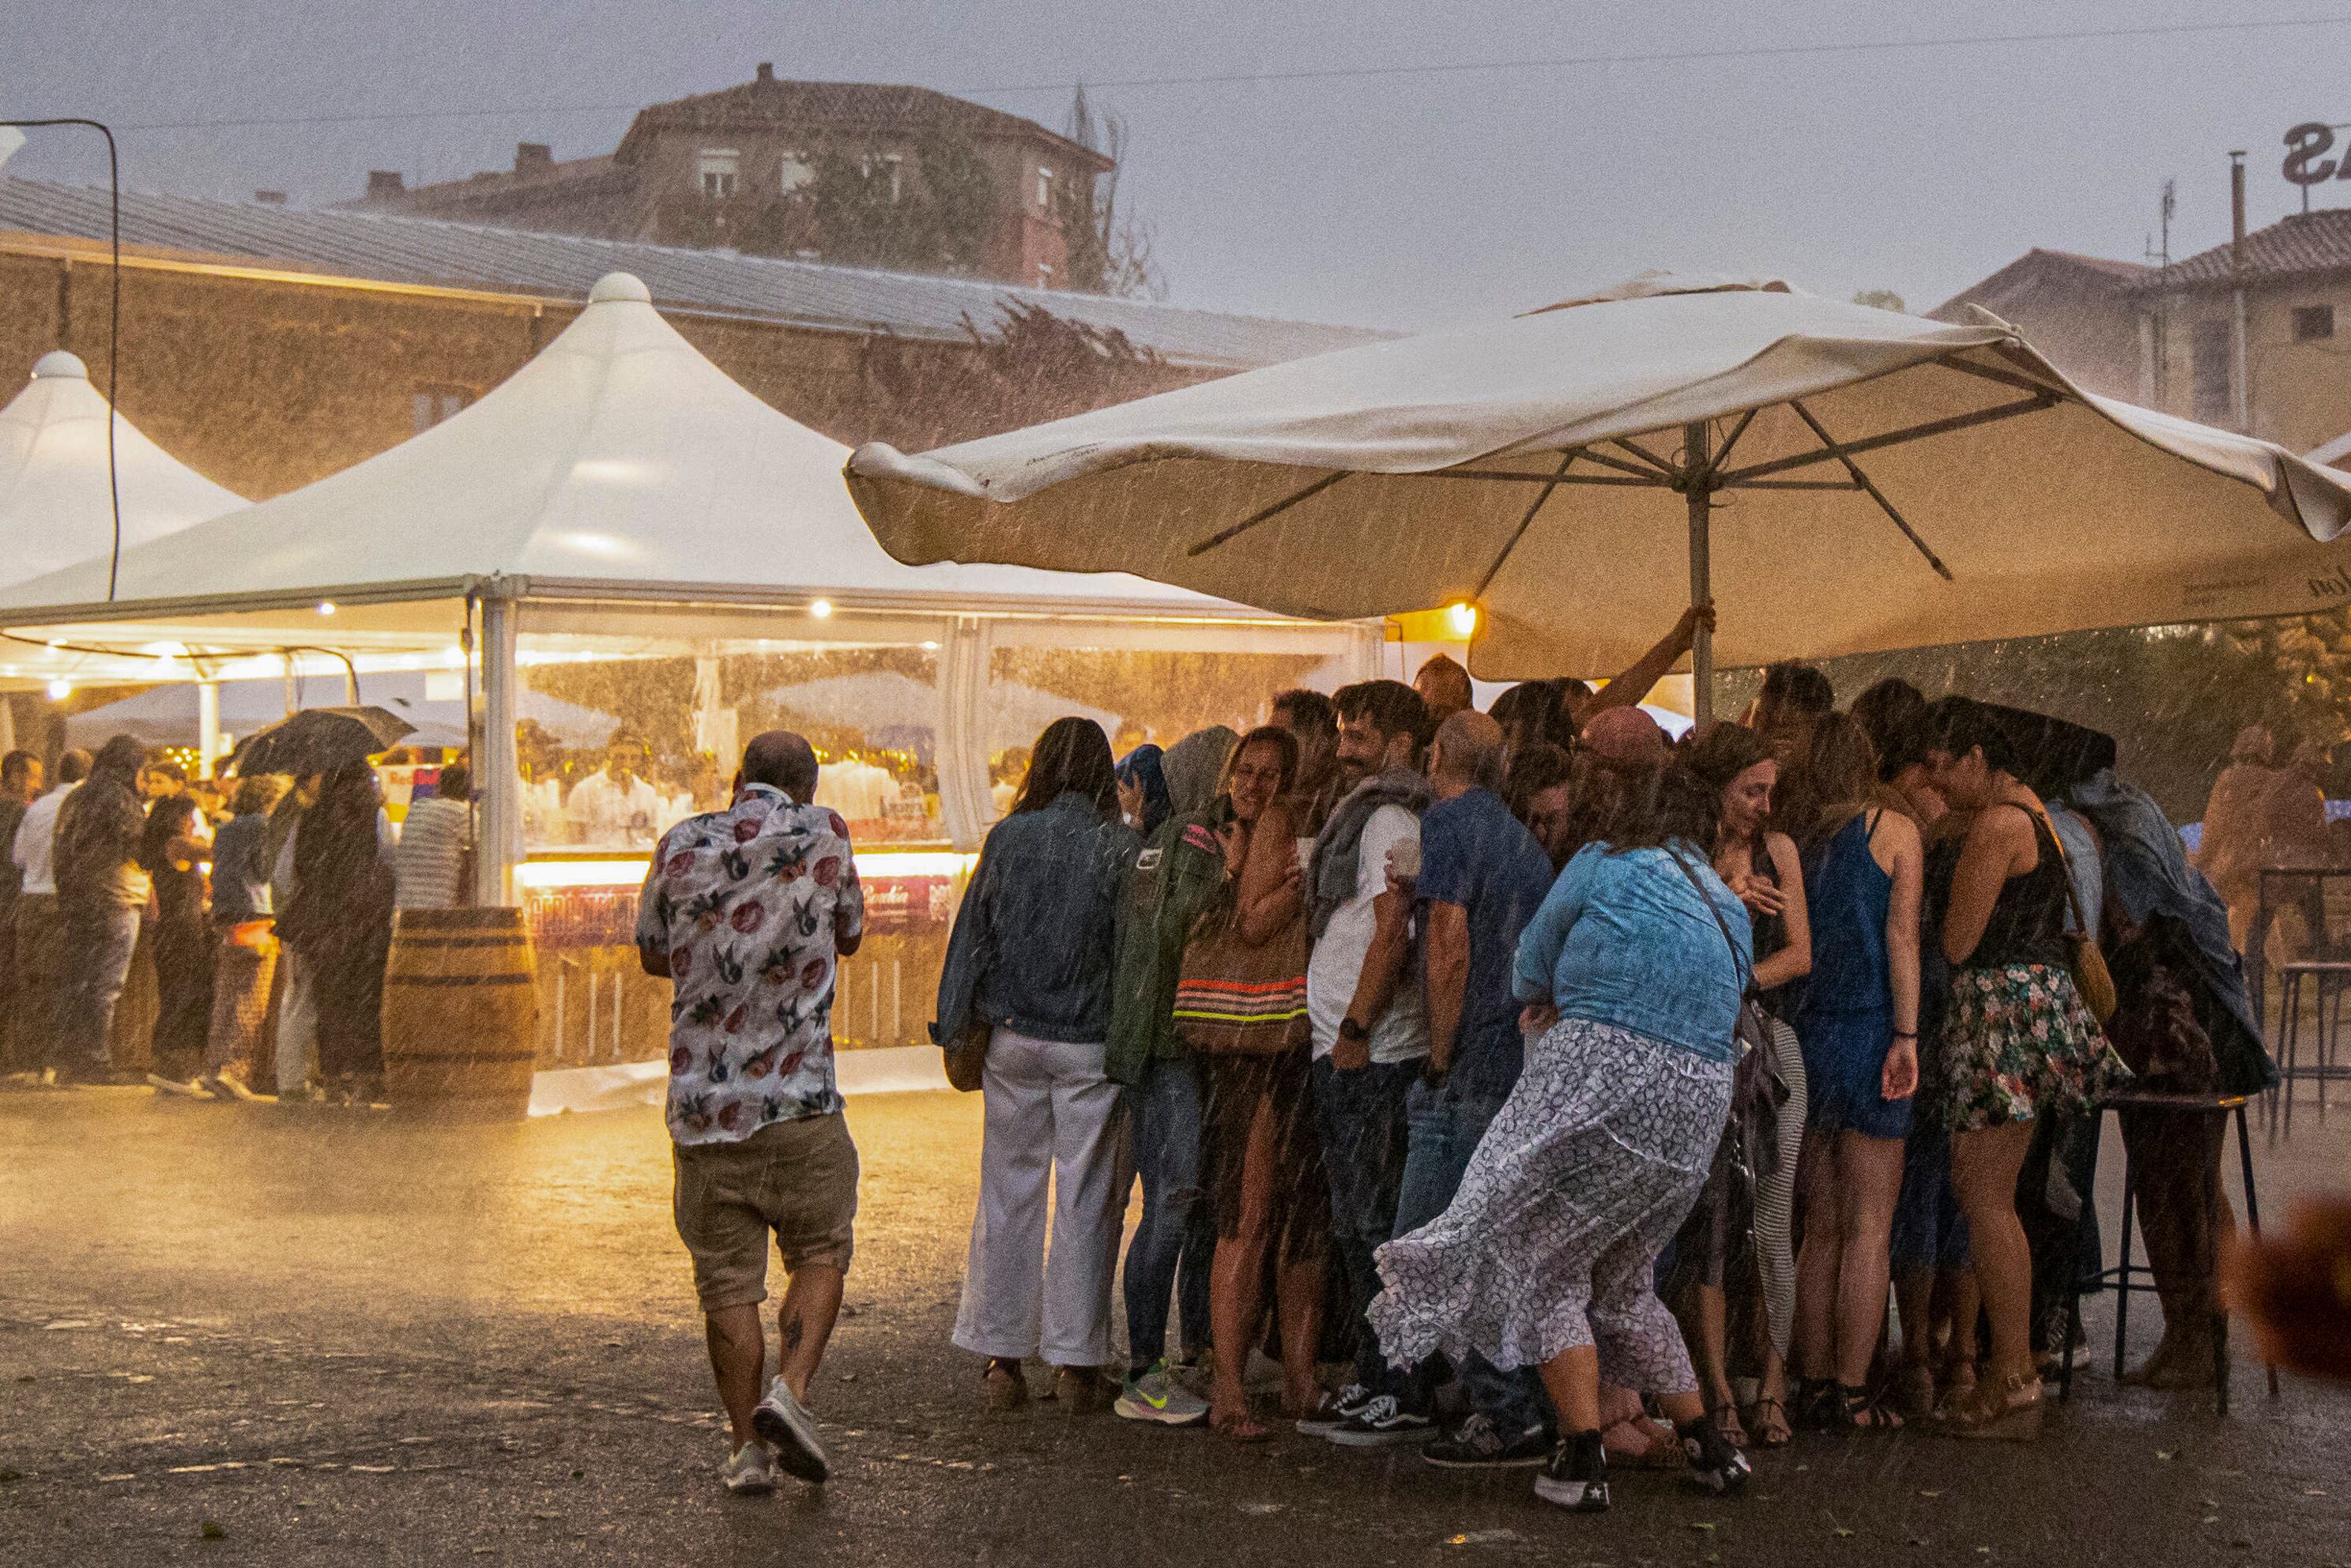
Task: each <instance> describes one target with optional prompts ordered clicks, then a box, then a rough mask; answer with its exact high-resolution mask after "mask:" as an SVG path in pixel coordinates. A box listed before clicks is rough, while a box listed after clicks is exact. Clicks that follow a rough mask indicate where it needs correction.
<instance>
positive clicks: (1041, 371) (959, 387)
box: [858, 299, 1169, 452]
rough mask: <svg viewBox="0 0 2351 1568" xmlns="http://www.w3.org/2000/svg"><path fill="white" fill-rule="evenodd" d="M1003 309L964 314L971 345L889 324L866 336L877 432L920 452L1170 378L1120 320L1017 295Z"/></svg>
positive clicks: (866, 373) (866, 372)
mask: <svg viewBox="0 0 2351 1568" xmlns="http://www.w3.org/2000/svg"><path fill="white" fill-rule="evenodd" d="M998 309H999V311H1000V312H1001V315H1000V319H998V321H997V322H996V323H994V324H993V325H992V326H991V327H989V328H987V329H982V328H981V327H980V326H978V325H977V323H975V322H974V321H973V320H972V319H971V318H970V317H969V316H966V317H965V318H964V319H963V329H964V332H965V334H966V335H967V337H968V338H969V340H970V346H969V348H968V349H967V350H962V351H947V352H942V350H941V346H940V345H938V344H935V343H926V342H921V341H917V340H912V339H906V338H900V337H896V336H893V335H890V334H886V333H885V334H883V335H882V336H878V337H872V338H868V339H866V340H865V347H864V350H863V352H862V358H861V361H860V364H859V367H858V372H859V379H860V382H861V384H862V386H863V388H864V389H865V392H866V398H867V404H868V407H870V408H871V409H872V411H873V412H872V415H871V416H870V420H869V423H867V426H866V427H867V428H868V429H870V430H871V431H872V434H873V435H874V436H875V437H876V438H878V439H880V440H883V441H888V442H890V443H892V444H894V445H896V446H897V447H899V448H900V449H901V450H902V451H906V452H920V451H923V450H925V449H926V448H929V447H933V446H939V445H944V444H947V443H949V442H955V441H967V440H970V439H972V438H974V437H976V436H981V435H989V434H995V433H996V432H998V431H1001V430H1010V429H1012V428H1014V427H1016V426H1018V425H1023V424H1031V423H1038V422H1040V421H1043V420H1048V419H1060V418H1062V417H1064V416H1065V415H1068V414H1072V413H1084V412H1085V411H1086V410H1088V409H1094V408H1101V407H1103V406H1105V405H1107V404H1110V403H1113V402H1125V401H1127V400H1128V399H1130V398H1136V397H1141V396H1144V394H1146V393H1149V392H1160V391H1164V390H1165V388H1166V386H1167V384H1168V380H1169V378H1168V374H1167V371H1166V370H1165V366H1164V365H1163V364H1162V362H1161V361H1160V359H1159V356H1158V355H1156V354H1155V353H1154V352H1152V351H1151V350H1149V349H1145V348H1141V347H1138V346H1137V345H1136V344H1135V343H1134V342H1133V341H1132V340H1129V339H1128V338H1127V336H1126V334H1124V333H1123V332H1120V331H1118V330H1116V329H1113V328H1107V327H1097V326H1095V325H1093V324H1092V323H1091V322H1086V321H1075V320H1071V319H1069V318H1067V317H1064V316H1058V315H1055V314H1054V313H1053V312H1052V311H1050V310H1047V309H1045V308H1042V307H1039V306H1029V305H1023V304H1020V303H1019V302H1018V301H1016V300H1012V299H1006V300H1004V301H1002V302H1001V304H1000V305H999V306H998Z"/></svg>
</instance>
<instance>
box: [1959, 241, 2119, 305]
mask: <svg viewBox="0 0 2351 1568" xmlns="http://www.w3.org/2000/svg"><path fill="white" fill-rule="evenodd" d="M2152 270H2153V268H2151V267H2147V266H2146V265H2145V264H2144V263H2141V262H2136V261H2110V260H2108V259H2107V258H2106V257H2105V256H2083V255H2080V254H2078V253H2077V252H2074V251H2070V250H2044V249H2042V248H2040V247H2039V246H2035V247H2034V248H2033V249H2032V250H2028V251H2026V252H2025V253H2024V254H2023V255H2022V256H2018V257H2017V258H2016V259H2015V260H2014V261H2011V262H2010V263H2009V264H2008V265H2007V266H2006V267H2001V269H2000V270H1999V271H1998V272H1995V273H1993V274H1992V275H1991V277H1987V278H1984V279H1983V280H1982V281H1981V282H1979V283H1973V284H1970V285H1969V286H1968V287H1966V288H1963V289H1961V290H1960V291H1959V293H1957V294H1954V295H1952V296H1951V297H1950V298H1949V299H1946V300H1944V301H1943V302H1942V303H1941V304H1940V305H1938V306H1936V307H1935V308H1933V309H1932V310H1929V311H1928V312H1927V315H1928V318H1930V319H1934V320H1937V321H1957V320H1959V319H1963V318H1964V315H1965V308H1966V307H1967V306H1969V305H1970V304H1973V303H1975V302H1977V301H1979V300H1983V299H1988V298H1991V297H1993V296H1994V295H1996V294H1998V293H2000V292H2001V290H2002V289H2003V288H2006V287H2010V286H2011V285H2014V284H2018V283H2022V282H2025V281H2026V280H2028V279H2031V278H2033V277H2035V276H2036V275H2043V276H2045V275H2046V274H2049V273H2051V272H2086V273H2089V274H2092V275H2093V276H2094V277H2097V278H2098V279H2100V280H2103V281H2111V282H2112V283H2114V284H2115V285H2116V286H2117V287H2122V286H2126V285H2128V284H2130V283H2131V282H2133V281H2134V280H2136V279H2137V277H2138V276H2139V275H2140V274H2142V273H2146V272H2150V271H2152Z"/></svg>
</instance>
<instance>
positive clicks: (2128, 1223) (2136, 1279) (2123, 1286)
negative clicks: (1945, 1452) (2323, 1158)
mask: <svg viewBox="0 0 2351 1568" xmlns="http://www.w3.org/2000/svg"><path fill="white" fill-rule="evenodd" d="M2347 967H2351V966H2347ZM2246 1098H2247V1097H2246V1096H2245V1095H2242V1094H2158V1093H2149V1092H2138V1091H2130V1090H2126V1091H2125V1092H2122V1093H2119V1094H2114V1095H2110V1096H2108V1097H2107V1098H2106V1099H2104V1100H2101V1101H2100V1102H2099V1103H2098V1107H2097V1111H2096V1113H2095V1120H2094V1122H2093V1123H2092V1128H2093V1131H2092V1133H2091V1134H2090V1136H2091V1150H2092V1156H2091V1157H2092V1165H2093V1168H2095V1162H2096V1147H2097V1141H2098V1139H2099V1138H2100V1136H2101V1135H2102V1134H2103V1132H2104V1130H2105V1120H2106V1119H2105V1113H2107V1112H2108V1111H2113V1112H2116V1113H2120V1112H2123V1111H2139V1110H2147V1111H2184V1112H2196V1113H2202V1114H2204V1115H2207V1116H2222V1117H2234V1118H2235V1120H2236V1124H2237V1158H2238V1160H2239V1162H2240V1167H2239V1168H2240V1170H2241V1173H2242V1175H2243V1177H2244V1183H2245V1224H2246V1226H2247V1228H2249V1229H2251V1230H2252V1233H2253V1234H2254V1235H2255V1236H2256V1237H2258V1236H2259V1235H2261V1233H2262V1206H2261V1198H2260V1196H2259V1194H2258V1193H2257V1191H2256V1190H2255V1188H2254V1186H2253V1145H2252V1138H2251V1136H2250V1135H2249V1134H2247V1132H2246V1126H2245V1102H2246ZM2226 1135H2227V1134H2225V1132H2224V1133H2223V1134H2222V1136H2223V1138H2224V1139H2225V1137H2226ZM2205 1202H2206V1204H2207V1206H2208V1207H2209V1209H2210V1214H2211V1216H2212V1219H2211V1221H2210V1222H2209V1223H2208V1224H2207V1225H2206V1227H2205V1235H2206V1236H2207V1237H2209V1238H2210V1239H2211V1245H2212V1247H2214V1248H2216V1249H2217V1247H2218V1246H2219V1242H2220V1225H2219V1223H2218V1221H2219V1217H2220V1203H2221V1197H2220V1170H2219V1168H2218V1167H2217V1166H2215V1167H2214V1168H2213V1170H2212V1171H2211V1173H2210V1176H2209V1178H2208V1180H2207V1182H2206V1186H2205ZM2137 1212H2138V1169H2137V1165H2136V1163H2135V1162H2134V1161H2133V1160H2132V1158H2131V1155H2130V1144H2129V1141H2128V1140H2127V1139H2126V1140H2125V1141H2124V1144H2123V1236H2122V1255H2121V1259H2120V1260H2119V1261H2118V1262H2116V1265H2115V1266H2114V1267H2113V1268H2111V1269H2100V1270H2097V1271H2096V1272H2095V1273H2089V1274H2085V1273H2082V1272H2079V1271H2076V1272H2075V1273H2074V1277H2073V1280H2072V1282H2071V1288H2070V1290H2069V1291H2067V1293H2066V1301H2065V1354H2064V1361H2063V1363H2062V1364H2061V1368H2060V1370H2059V1373H2058V1378H2057V1397H2058V1399H2059V1400H2060V1401H2064V1400H2069V1399H2071V1398H2072V1397H2073V1396H2074V1340H2075V1339H2076V1338H2077V1337H2079V1336H2080V1333H2081V1329H2082V1292H2083V1291H2085V1290H2088V1291H2096V1290H2112V1291H2114V1292H2115V1380H2116V1382H2117V1383H2119V1382H2120V1381H2122V1376H2123V1356H2124V1351H2125V1347H2126V1343H2127V1340H2128V1336H2129V1333H2130V1299H2131V1294H2132V1292H2133V1291H2147V1292H2150V1293H2151V1292H2153V1291H2154V1290H2155V1269H2154V1267H2153V1266H2152V1265H2151V1264H2146V1263H2134V1262H2132V1261H2131V1228H2132V1225H2133V1223H2134V1221H2135V1220H2136V1219H2137ZM2082 1214H2083V1219H2084V1223H2085V1225H2086V1224H2088V1223H2090V1222H2091V1221H2093V1220H2094V1219H2095V1214H2096V1206H2095V1204H2094V1203H2092V1202H2091V1201H2089V1199H2088V1198H2087V1197H2085V1199H2084V1201H2083V1204H2082ZM2202 1261H2203V1264H2204V1266H2205V1267H2206V1268H2208V1269H2209V1268H2213V1267H2215V1266H2217V1264H2218V1262H2219V1259H2218V1258H2217V1256H2208V1257H2206V1258H2205V1259H2204V1260H2202ZM2213 1308H2214V1310H2213V1313H2212V1386H2213V1391H2214V1394H2215V1396H2216V1403H2217V1405H2218V1406H2219V1411H2218V1413H2219V1414H2220V1416H2227V1415H2228V1414H2229V1314H2228V1312H2227V1310H2226V1309H2225V1308H2223V1307H2221V1306H2220V1302H2219V1301H2218V1298H2217V1297H2216V1298H2215V1300H2214V1302H2213ZM2268 1370H2269V1384H2270V1397H2272V1398H2273V1399H2274V1398H2276V1397H2277V1393H2278V1375H2277V1368H2275V1367H2270V1368H2269V1369H2268Z"/></svg>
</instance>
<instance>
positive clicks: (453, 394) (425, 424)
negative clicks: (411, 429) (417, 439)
mask: <svg viewBox="0 0 2351 1568" xmlns="http://www.w3.org/2000/svg"><path fill="white" fill-rule="evenodd" d="M473 401H474V394H473V393H472V392H467V391H466V390H465V388H464V387H447V386H423V387H418V388H417V389H416V390H415V391H414V392H411V393H410V394H409V397H408V413H409V418H410V420H411V421H412V422H413V423H414V424H415V426H416V434H419V435H422V434H424V433H425V432H426V431H428V430H430V429H432V428H433V427H434V425H436V424H438V423H441V422H442V421H443V420H444V419H446V418H448V417H449V416H450V415H451V414H453V413H456V412H457V411H458V410H459V409H461V408H464V407H465V405H466V404H467V403H469V402H473Z"/></svg>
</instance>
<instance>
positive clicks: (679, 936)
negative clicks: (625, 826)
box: [637, 784, 865, 1144]
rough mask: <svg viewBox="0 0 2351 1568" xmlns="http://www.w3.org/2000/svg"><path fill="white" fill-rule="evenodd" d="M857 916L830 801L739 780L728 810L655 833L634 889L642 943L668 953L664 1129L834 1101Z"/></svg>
mask: <svg viewBox="0 0 2351 1568" xmlns="http://www.w3.org/2000/svg"><path fill="white" fill-rule="evenodd" d="M864 921H865V893H864V889H863V888H862V886H861V885H860V884H859V883H858V880H857V865H856V862H855V861H854V860H853V859H852V852H851V849H850V843H849V827H848V824H847V823H845V822H843V821H841V817H840V814H839V813H838V812H834V811H831V810H826V809H825V808H824V807H822V806H815V805H809V806H799V805H794V804H793V803H792V801H791V800H790V798H789V797H788V796H787V795H785V794H784V793H783V791H781V790H779V789H772V788H770V787H768V785H765V784H747V785H746V786H744V788H743V792H742V794H741V795H739V796H738V797H737V799H736V801H735V804H734V805H733V806H731V807H729V808H728V809H727V810H724V811H709V812H705V813H704V814H703V815H701V816H698V817H688V818H687V819H686V820H685V821H683V822H680V823H678V824H677V826H675V827H674V828H672V829H671V830H670V831H668V832H667V833H664V835H663V836H662V841H661V844H660V847H659V848H658V849H656V850H655V851H654V853H653V867H652V869H651V870H650V871H649V872H647V873H646V874H645V885H644V890H643V893H642V894H640V895H639V897H638V901H637V946H639V947H640V948H643V949H646V950H648V951H651V952H653V953H656V954H657V953H660V952H663V951H664V950H665V951H667V953H668V954H669V973H670V984H671V987H672V990H673V995H672V998H671V1000H670V1051H669V1133H670V1136H671V1138H672V1139H674V1141H675V1142H677V1143H680V1144H725V1143H737V1142H739V1141H741V1140H742V1139H745V1138H747V1137H749V1136H750V1135H751V1134H753V1133H756V1132H758V1130H759V1129H760V1128H761V1127H764V1126H766V1125H767V1124H769V1123H770V1122H787V1121H791V1120H793V1119H794V1118H797V1117H802V1116H822V1115H826V1114H829V1113H832V1112H835V1111H838V1110H840V1109H841V1091H840V1089H839V1087H838V1086H837V1085H836V1084H835V1082H834V1081H833V1065H832V994H833V980H834V977H835V974H836V970H837V962H836V954H835V952H834V947H833V944H834V940H835V934H836V932H838V934H839V935H840V936H856V935H858V934H860V933H861V932H862V930H863V929H864Z"/></svg>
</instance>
